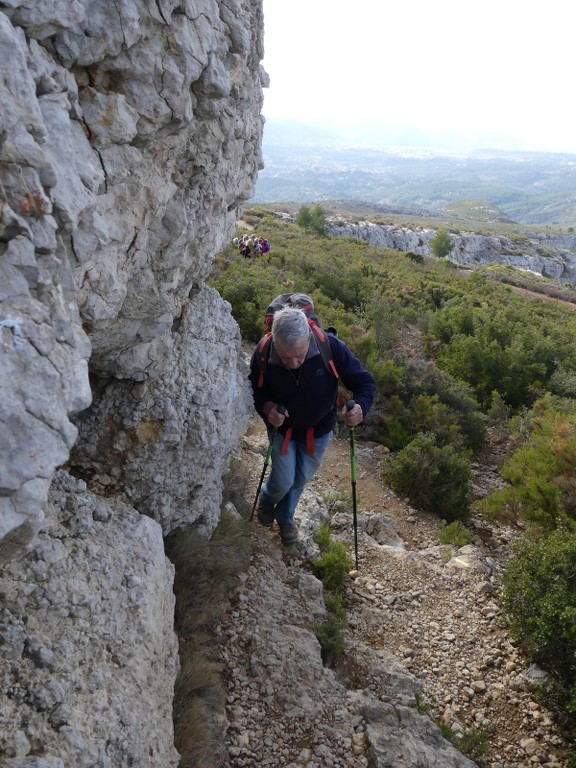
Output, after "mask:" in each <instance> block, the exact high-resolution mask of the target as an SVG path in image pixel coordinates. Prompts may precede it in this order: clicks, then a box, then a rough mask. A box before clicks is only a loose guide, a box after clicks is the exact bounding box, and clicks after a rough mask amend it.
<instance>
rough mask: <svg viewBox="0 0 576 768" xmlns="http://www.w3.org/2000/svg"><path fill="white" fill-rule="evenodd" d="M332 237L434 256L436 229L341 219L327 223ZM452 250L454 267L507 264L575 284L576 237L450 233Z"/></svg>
mask: <svg viewBox="0 0 576 768" xmlns="http://www.w3.org/2000/svg"><path fill="white" fill-rule="evenodd" d="M328 228H329V231H330V232H331V233H332V234H333V235H339V236H342V237H355V238H358V239H360V240H365V241H366V242H368V243H370V245H374V246H377V247H379V248H390V249H392V250H395V251H411V252H413V253H419V254H422V255H423V256H431V255H432V251H431V249H430V241H431V240H432V238H433V237H434V235H435V234H436V230H434V229H430V228H424V227H415V228H414V229H409V228H407V227H397V226H393V225H391V224H374V223H373V222H369V221H360V222H358V223H357V224H350V223H346V222H343V221H342V220H339V219H331V220H330V221H329V222H328ZM450 237H451V239H452V243H453V248H452V250H451V251H450V253H449V254H448V256H447V258H448V259H449V260H450V261H453V262H454V263H455V264H462V265H467V264H473V265H475V266H478V265H481V264H508V265H509V266H512V267H516V268H518V269H523V270H529V271H530V272H535V273H537V274H539V275H542V276H543V277H549V278H551V279H553V280H557V281H558V282H560V283H570V284H572V285H576V236H574V235H546V234H538V233H533V234H532V235H530V237H526V238H522V239H518V240H512V239H511V238H508V237H505V236H503V235H492V236H489V235H479V234H475V233H474V232H450Z"/></svg>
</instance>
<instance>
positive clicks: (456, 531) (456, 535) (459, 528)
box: [439, 520, 474, 547]
mask: <svg viewBox="0 0 576 768" xmlns="http://www.w3.org/2000/svg"><path fill="white" fill-rule="evenodd" d="M439 538H440V544H451V545H452V546H453V547H465V546H466V545H467V544H472V541H473V540H474V534H473V533H472V531H471V530H469V529H468V528H466V526H464V525H462V523H461V522H460V520H454V522H452V523H449V524H448V525H446V526H444V528H441V529H440V536H439Z"/></svg>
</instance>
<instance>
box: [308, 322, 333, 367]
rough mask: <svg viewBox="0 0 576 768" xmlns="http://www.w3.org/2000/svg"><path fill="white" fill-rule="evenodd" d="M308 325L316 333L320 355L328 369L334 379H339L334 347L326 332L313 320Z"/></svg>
mask: <svg viewBox="0 0 576 768" xmlns="http://www.w3.org/2000/svg"><path fill="white" fill-rule="evenodd" d="M308 325H309V326H310V328H311V329H312V331H313V332H314V335H315V336H316V341H317V342H318V348H319V350H320V355H321V356H322V361H323V363H324V365H325V366H326V368H328V370H329V371H330V373H331V374H332V375H333V376H334V378H336V379H339V378H340V376H339V374H338V371H337V370H336V363H335V362H334V360H333V358H332V347H331V346H330V339H329V338H328V336H327V335H326V333H325V332H324V330H323V329H322V328H320V326H319V325H316V323H315V322H314V321H313V320H308Z"/></svg>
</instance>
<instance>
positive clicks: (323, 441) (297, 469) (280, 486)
mask: <svg viewBox="0 0 576 768" xmlns="http://www.w3.org/2000/svg"><path fill="white" fill-rule="evenodd" d="M268 436H269V438H270V439H272V436H273V431H272V430H271V429H270V430H268ZM331 436H332V432H328V433H327V434H326V435H322V437H318V438H316V439H315V440H314V453H308V451H307V450H306V441H305V440H290V442H289V443H288V453H287V455H286V456H282V454H281V452H280V451H281V450H282V443H283V442H284V435H280V434H277V435H276V437H275V439H274V445H273V448H272V469H271V472H270V474H269V476H268V479H267V480H266V482H265V483H264V485H263V486H262V491H261V499H262V502H263V504H265V505H266V506H267V507H274V517H275V518H276V520H277V521H278V522H279V523H280V524H281V525H286V524H287V523H291V522H292V518H293V517H294V512H295V511H296V505H297V504H298V501H299V500H300V496H301V495H302V491H303V490H304V486H305V485H306V483H307V482H308V481H309V480H310V479H311V478H312V477H313V476H314V473H315V472H316V470H317V469H318V467H319V466H320V464H322V459H323V458H324V454H325V453H326V449H327V448H328V443H329V442H330V437H331Z"/></svg>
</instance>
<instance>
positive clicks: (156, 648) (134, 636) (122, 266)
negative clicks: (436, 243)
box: [0, 0, 266, 768]
mask: <svg viewBox="0 0 576 768" xmlns="http://www.w3.org/2000/svg"><path fill="white" fill-rule="evenodd" d="M262 37H263V28H262V7H261V0H154V2H150V0H118V1H117V2H114V3H111V2H109V0H69V2H50V3H31V2H29V0H7V2H2V3H0V52H1V55H0V104H1V105H2V106H1V109H0V180H1V184H0V435H1V439H0V557H1V558H2V559H3V560H4V562H5V563H6V565H5V567H4V568H3V570H2V572H1V573H0V591H1V592H2V594H3V596H4V600H3V604H2V610H3V613H2V616H1V618H0V621H1V627H0V635H1V636H2V638H3V640H4V644H3V645H2V648H1V650H0V661H1V662H2V667H1V672H2V683H3V684H2V693H0V699H1V701H0V704H1V706H0V711H1V712H2V715H1V719H2V723H1V725H2V727H0V732H1V733H2V737H1V738H0V754H1V755H2V757H3V758H5V760H4V762H3V763H2V764H3V765H4V764H5V765H18V766H23V765H39V763H37V762H34V761H35V760H36V758H31V757H30V755H42V756H43V757H42V759H45V760H46V762H45V764H46V765H49V766H51V768H58V766H63V765H66V766H68V765H77V766H82V765H87V766H88V765H90V766H96V765H97V766H119V765H132V764H134V765H139V766H146V765H150V766H152V765H153V766H155V767H157V766H168V765H175V764H176V763H177V755H176V754H175V751H174V749H173V746H172V739H171V730H172V726H171V688H172V685H173V680H174V675H175V671H176V666H177V661H176V659H177V657H176V643H175V639H174V635H173V631H172V622H171V613H172V609H173V602H172V601H173V598H172V587H171V584H172V571H171V566H170V564H169V563H168V561H167V560H166V558H165V557H164V553H163V542H162V533H163V532H167V531H169V530H172V529H173V528H175V527H178V526H179V525H181V524H189V523H194V524H196V525H197V526H198V527H200V528H201V529H203V530H205V531H207V532H209V531H210V530H211V529H212V528H213V527H214V525H215V524H216V522H217V519H218V516H219V512H220V499H221V482H222V481H221V477H222V473H223V471H224V469H225V467H226V464H227V460H228V458H229V455H230V452H231V450H232V448H233V447H234V445H235V444H236V443H237V440H238V437H239V435H240V434H241V433H242V432H243V430H244V428H245V425H246V422H247V419H248V417H249V413H250V410H251V400H250V395H249V391H248V388H247V386H246V371H245V370H244V369H243V367H242V365H243V364H242V363H241V362H240V356H239V347H240V339H239V333H238V330H237V326H236V324H235V323H234V322H233V320H232V318H231V315H230V308H229V306H228V305H227V304H226V303H225V302H223V301H222V299H221V298H220V297H219V296H218V294H216V293H215V292H214V291H212V290H211V289H209V288H207V287H206V285H205V283H204V280H205V278H206V276H207V275H208V273H209V271H210V269H211V263H212V260H213V257H214V256H215V255H216V254H217V253H218V251H219V250H220V248H221V247H222V245H223V244H224V243H225V242H226V241H228V240H229V238H230V237H231V235H232V231H233V225H234V222H235V220H236V219H237V217H238V214H239V211H240V209H241V206H242V204H243V201H244V200H245V199H247V198H248V197H249V196H251V194H252V191H253V187H254V184H255V181H256V176H257V172H258V169H259V168H260V167H261V164H262V163H261V133H262V117H261V114H260V111H261V106H262V85H263V84H265V78H266V75H265V73H264V72H263V70H261V67H260V60H261V59H262V56H263V43H262ZM62 466H65V467H66V468H65V469H61V470H58V479H57V482H55V481H54V478H55V476H56V471H57V468H58V467H62ZM86 481H87V482H88V483H89V485H86ZM143 514H144V515H146V517H145V518H142V515H143ZM22 584H26V585H27V586H26V589H24V590H23V588H22ZM88 647H89V650H90V653H89V658H90V663H89V664H87V662H86V658H87V654H86V653H85V651H86V649H87V648H88ZM151 680H154V685H151V683H150V681H151ZM135 700H141V701H146V706H145V707H140V708H139V710H138V723H136V722H134V715H133V714H130V702H134V701H135ZM119 719H120V720H121V721H122V722H123V723H124V726H122V728H121V729H120V730H118V727H117V724H118V722H119ZM112 732H113V733H114V734H115V736H114V739H112V740H111V738H110V734H111V733H112ZM112 742H113V743H112ZM42 764H44V763H42Z"/></svg>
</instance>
